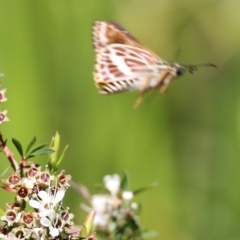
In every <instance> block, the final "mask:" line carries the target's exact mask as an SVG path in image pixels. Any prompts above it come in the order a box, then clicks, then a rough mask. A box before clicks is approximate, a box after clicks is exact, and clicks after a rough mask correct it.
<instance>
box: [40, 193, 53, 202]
mask: <svg viewBox="0 0 240 240" xmlns="http://www.w3.org/2000/svg"><path fill="white" fill-rule="evenodd" d="M38 196H39V197H40V198H41V199H42V202H44V203H49V200H50V197H49V194H48V193H47V192H45V191H40V192H39V193H38Z"/></svg>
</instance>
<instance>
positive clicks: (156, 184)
mask: <svg viewBox="0 0 240 240" xmlns="http://www.w3.org/2000/svg"><path fill="white" fill-rule="evenodd" d="M157 186H158V183H157V182H155V183H152V184H149V185H148V186H146V187H142V188H139V189H137V190H135V191H133V194H134V195H136V194H139V193H141V192H143V191H146V190H149V189H152V188H155V187H157Z"/></svg>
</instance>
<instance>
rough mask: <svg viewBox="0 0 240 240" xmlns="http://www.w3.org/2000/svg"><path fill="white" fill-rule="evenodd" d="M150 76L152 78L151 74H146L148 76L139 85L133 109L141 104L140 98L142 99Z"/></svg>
mask: <svg viewBox="0 0 240 240" xmlns="http://www.w3.org/2000/svg"><path fill="white" fill-rule="evenodd" d="M151 78H152V76H151V75H148V76H147V77H146V78H145V79H144V81H143V84H142V87H141V90H140V91H139V95H138V98H137V100H136V102H135V103H134V105H133V108H134V109H136V108H137V107H138V106H139V105H140V104H141V102H142V100H143V94H144V92H145V91H146V90H147V88H148V84H149V82H150V80H151Z"/></svg>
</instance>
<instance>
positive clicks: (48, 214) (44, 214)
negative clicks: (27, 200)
mask: <svg viewBox="0 0 240 240" xmlns="http://www.w3.org/2000/svg"><path fill="white" fill-rule="evenodd" d="M39 216H40V217H49V218H50V219H54V218H55V216H56V212H55V211H54V210H52V209H49V210H44V211H42V212H40V213H39Z"/></svg>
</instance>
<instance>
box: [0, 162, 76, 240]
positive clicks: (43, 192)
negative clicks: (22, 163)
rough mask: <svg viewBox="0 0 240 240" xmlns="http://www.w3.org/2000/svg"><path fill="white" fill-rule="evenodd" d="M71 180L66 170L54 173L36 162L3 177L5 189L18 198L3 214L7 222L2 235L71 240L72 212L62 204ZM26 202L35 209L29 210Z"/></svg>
mask: <svg viewBox="0 0 240 240" xmlns="http://www.w3.org/2000/svg"><path fill="white" fill-rule="evenodd" d="M69 180H70V176H69V175H66V174H65V173H64V171H62V172H61V173H60V174H59V175H57V176H54V175H51V174H50V173H49V171H48V169H45V170H43V171H42V170H41V167H38V166H36V165H35V164H31V165H30V166H29V167H28V168H24V169H23V170H22V172H16V173H13V174H11V175H10V176H9V177H8V178H7V179H1V182H2V183H3V186H2V188H3V189H5V190H7V191H8V192H13V193H15V194H16V198H15V202H14V203H13V204H7V209H6V211H5V214H4V215H3V216H2V217H1V220H2V221H3V222H4V223H5V224H4V225H3V226H2V227H1V229H0V238H4V237H6V236H9V235H10V236H11V235H12V236H15V237H16V238H18V239H28V238H36V239H50V238H51V239H54V238H56V237H58V238H61V239H63V238H68V239H71V238H72V234H71V228H72V226H73V222H72V219H73V214H71V213H70V212H69V208H64V207H63V206H62V199H63V197H64V195H65V192H66V190H67V188H68V186H69V183H68V182H69ZM27 204H28V205H29V206H30V207H31V208H32V209H33V210H30V211H26V205H27Z"/></svg>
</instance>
